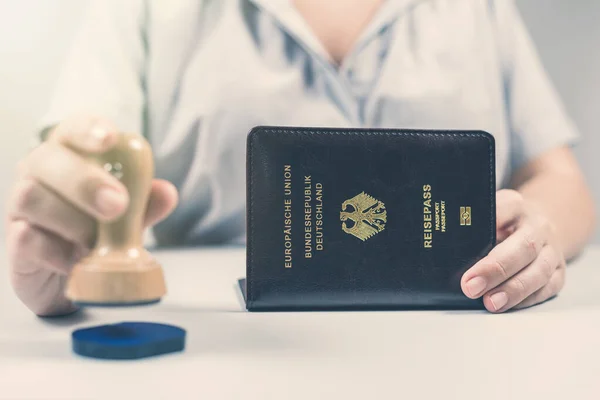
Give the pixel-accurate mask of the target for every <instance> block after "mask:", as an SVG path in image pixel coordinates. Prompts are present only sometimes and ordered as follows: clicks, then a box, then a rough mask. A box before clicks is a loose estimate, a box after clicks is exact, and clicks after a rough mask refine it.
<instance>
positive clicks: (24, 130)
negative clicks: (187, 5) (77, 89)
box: [0, 0, 600, 244]
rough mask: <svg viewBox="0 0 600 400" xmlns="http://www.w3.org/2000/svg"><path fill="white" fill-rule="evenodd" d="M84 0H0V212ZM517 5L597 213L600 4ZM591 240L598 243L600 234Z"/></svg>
mask: <svg viewBox="0 0 600 400" xmlns="http://www.w3.org/2000/svg"><path fill="white" fill-rule="evenodd" d="M123 1H128V0H123ZM175 1H176V0H175ZM86 3H87V0H19V1H17V0H0V129H1V133H0V193H2V196H0V206H2V210H4V209H5V202H6V193H7V191H8V190H9V188H10V185H11V183H12V181H13V179H14V174H15V170H16V164H17V162H18V160H19V159H20V158H21V157H22V156H23V155H25V154H26V152H27V151H28V148H29V146H30V144H31V139H32V137H33V134H34V127H35V126H36V123H37V121H38V120H39V118H40V117H41V116H42V114H43V112H44V108H45V106H46V105H47V103H48V101H49V98H50V95H51V93H52V89H53V84H54V79H55V78H56V76H57V74H58V72H59V70H60V67H61V63H62V61H63V59H64V57H65V55H66V52H67V49H68V47H69V44H70V43H71V40H72V39H73V34H74V33H75V31H76V30H77V26H78V19H79V16H80V15H81V13H82V12H83V10H84V8H85V6H86ZM517 3H518V5H519V8H520V10H521V12H522V14H523V17H524V19H525V21H526V22H527V24H528V26H529V30H530V32H531V34H532V36H533V38H534V40H535V42H536V44H537V46H538V50H539V53H540V55H541V57H542V60H543V61H544V63H545V65H546V68H547V69H548V72H549V73H550V75H551V77H552V78H553V80H554V83H555V85H556V86H557V88H558V91H559V92H560V93H561V95H562V98H563V100H564V102H565V103H566V105H567V109H568V110H569V112H570V114H571V116H572V117H573V119H574V120H575V122H576V124H577V126H578V128H579V130H580V131H581V133H582V134H583V136H584V142H583V144H582V145H581V146H579V147H578V148H577V150H576V151H577V156H578V157H579V159H580V161H581V163H582V165H583V167H584V169H585V172H586V173H587V176H588V180H589V181H590V183H591V184H592V186H593V190H594V195H595V197H596V200H597V204H598V207H599V209H600V154H598V153H599V151H600V73H599V71H600V24H598V21H599V20H600V1H598V0H571V1H565V0H517ZM4 229H5V228H4V224H3V223H2V224H0V235H4ZM595 242H596V243H599V244H600V230H599V231H598V232H597V233H596V236H595Z"/></svg>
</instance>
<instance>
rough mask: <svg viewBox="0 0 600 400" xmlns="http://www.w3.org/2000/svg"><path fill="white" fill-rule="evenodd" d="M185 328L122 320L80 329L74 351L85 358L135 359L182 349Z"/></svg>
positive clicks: (76, 334) (73, 340)
mask: <svg viewBox="0 0 600 400" xmlns="http://www.w3.org/2000/svg"><path fill="white" fill-rule="evenodd" d="M185 333H186V332H185V330H183V329H181V328H178V327H176V326H173V325H165V324H155V323H150V322H122V323H119V324H112V325H100V326H94V327H91V328H85V329H78V330H76V331H74V332H73V333H72V334H71V340H72V346H73V351H74V352H75V353H76V354H79V355H81V356H85V357H92V358H102V359H110V360H133V359H138V358H145V357H152V356H157V355H161V354H167V353H173V352H177V351H182V350H183V349H184V347H185Z"/></svg>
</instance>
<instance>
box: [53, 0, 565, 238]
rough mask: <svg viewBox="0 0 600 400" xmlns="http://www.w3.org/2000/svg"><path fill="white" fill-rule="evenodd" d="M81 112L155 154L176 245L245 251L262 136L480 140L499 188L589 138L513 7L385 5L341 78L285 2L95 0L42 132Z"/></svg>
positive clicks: (469, 1) (448, 2)
mask: <svg viewBox="0 0 600 400" xmlns="http://www.w3.org/2000/svg"><path fill="white" fill-rule="evenodd" d="M78 112H86V113H92V114H95V115H101V116H104V117H107V118H109V119H111V120H112V121H113V122H115V123H116V124H117V125H118V126H119V127H120V128H121V129H122V130H127V131H134V132H140V133H143V134H144V135H145V136H146V137H147V138H148V139H149V141H150V142H151V144H152V146H153V149H154V152H155V163H156V165H155V167H156V175H157V177H159V178H165V179H168V180H170V181H171V182H173V183H174V184H175V185H176V186H177V188H178V189H179V193H180V205H179V206H178V208H177V209H176V211H175V212H174V214H173V215H171V216H170V217H169V218H168V219H167V220H166V221H165V222H163V223H161V224H160V225H158V226H157V227H156V228H155V229H154V236H155V238H156V240H157V241H158V243H159V244H177V245H194V244H203V243H220V242H230V241H236V242H242V243H243V242H244V239H245V144H246V140H245V139H246V135H247V133H248V132H249V131H250V129H251V128H252V127H253V126H256V125H266V124H268V125H299V126H336V127H393V128H441V129H483V130H486V131H488V132H490V133H491V134H493V135H494V136H495V139H496V147H497V155H496V160H497V165H496V168H497V182H498V186H499V187H502V186H505V185H506V184H507V180H508V179H509V178H510V176H511V174H512V172H513V171H514V170H515V169H517V168H519V167H521V166H523V165H524V164H525V163H527V162H529V161H531V160H532V159H534V158H535V157H537V156H539V155H540V154H542V153H543V152H544V151H547V150H549V149H551V148H553V147H556V146H560V145H565V144H570V143H571V142H572V141H573V139H575V138H576V136H577V133H576V130H575V128H574V126H573V124H572V122H571V121H570V119H569V118H568V116H567V115H566V113H565V110H564V109H563V106H562V104H561V102H560V100H559V98H558V96H557V94H556V92H555V90H554V88H553V86H552V85H551V82H550V81H549V79H548V77H547V75H546V73H545V71H544V69H543V67H542V66H541V64H540V61H539V59H538V57H537V55H536V52H535V49H534V48H533V45H532V42H531V39H530V37H529V36H528V34H527V32H526V30H525V28H524V25H523V22H522V21H521V19H520V16H519V15H518V13H517V10H516V8H515V6H514V4H513V1H509V0H497V1H493V0H490V1H484V0H461V1H457V0H396V1H391V0H388V1H387V2H385V3H384V5H383V6H382V7H381V9H380V10H379V11H378V13H377V15H376V16H375V18H374V19H373V20H372V21H371V23H370V24H369V26H368V27H367V28H366V30H365V31H364V32H363V34H362V35H361V36H360V38H359V39H358V42H357V43H356V45H355V46H354V48H353V50H352V51H351V52H350V54H348V56H347V57H346V58H345V61H344V62H343V63H342V65H340V66H337V65H334V64H333V63H332V62H331V60H330V57H329V56H328V54H327V52H326V51H325V50H324V48H323V46H322V45H321V43H320V42H319V40H318V39H317V38H316V36H315V35H314V33H313V32H312V31H311V30H310V28H309V27H308V25H307V24H306V22H305V21H304V20H303V18H302V17H301V15H300V14H299V13H298V12H297V11H296V10H295V8H294V7H293V6H292V4H291V2H290V1H288V0H212V1H210V0H206V1H200V0H177V1H165V0H145V1H144V0H127V1H120V0H98V1H95V2H93V3H92V5H91V7H90V10H89V12H88V14H87V16H86V17H85V18H84V19H83V21H82V26H81V31H80V34H79V36H78V37H77V39H76V41H75V43H74V46H73V50H72V53H71V55H70V56H69V58H68V60H67V62H66V65H65V69H64V73H63V74H62V75H61V77H60V80H59V81H58V82H57V91H56V96H55V98H54V100H53V101H52V104H51V105H50V108H49V111H48V113H47V115H46V116H45V117H44V119H43V121H42V125H43V126H44V127H45V126H49V125H51V124H55V123H57V122H59V121H61V120H62V119H64V118H66V117H67V116H69V115H71V114H73V113H78Z"/></svg>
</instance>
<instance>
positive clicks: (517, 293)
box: [461, 190, 566, 313]
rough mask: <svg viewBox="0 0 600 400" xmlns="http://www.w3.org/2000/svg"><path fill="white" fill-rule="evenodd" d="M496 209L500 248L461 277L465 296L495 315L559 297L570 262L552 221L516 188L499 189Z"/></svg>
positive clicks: (497, 247) (496, 248) (497, 246)
mask: <svg viewBox="0 0 600 400" xmlns="http://www.w3.org/2000/svg"><path fill="white" fill-rule="evenodd" d="M496 208H497V213H496V219H497V221H496V223H497V224H496V227H497V228H496V232H497V242H498V244H497V245H496V247H494V249H492V251H490V253H489V254H488V255H487V256H486V257H484V258H483V259H482V260H480V261H479V262H478V263H476V264H475V265H474V266H473V267H472V268H471V269H469V270H468V271H467V272H465V274H464V275H463V277H462V280H461V286H462V290H463V292H464V293H465V295H467V297H470V298H473V299H476V298H479V297H481V296H483V302H484V304H485V307H486V308H487V309H488V310H489V311H491V312H494V313H496V312H504V311H507V310H510V309H517V308H524V307H529V306H532V305H535V304H538V303H540V302H543V301H545V300H547V299H549V298H551V297H553V296H555V295H556V294H558V292H559V291H560V290H561V289H562V288H563V286H564V283H565V269H566V262H565V257H564V255H563V253H562V251H561V248H560V246H559V243H558V240H557V238H556V234H555V228H554V227H553V225H552V223H551V222H550V220H549V219H548V218H547V217H546V216H545V215H544V214H543V213H542V212H541V211H540V210H538V209H537V208H536V207H535V206H534V205H533V204H530V203H529V202H527V200H525V199H524V198H523V196H522V195H521V194H520V193H519V192H517V191H514V190H500V191H498V192H497V196H496Z"/></svg>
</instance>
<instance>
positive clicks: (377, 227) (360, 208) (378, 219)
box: [340, 192, 387, 242]
mask: <svg viewBox="0 0 600 400" xmlns="http://www.w3.org/2000/svg"><path fill="white" fill-rule="evenodd" d="M340 220H341V221H342V230H343V231H344V232H346V233H348V234H350V235H353V236H355V237H357V238H359V239H360V240H362V241H363V242H364V241H365V240H367V239H369V238H371V237H373V236H374V235H376V234H378V233H379V232H381V231H382V230H383V229H384V228H385V224H386V222H387V212H386V210H385V205H384V204H383V203H382V202H381V201H379V200H377V199H375V198H374V197H372V196H370V195H368V194H366V193H365V192H361V193H359V194H357V195H356V196H354V197H353V198H351V199H348V200H346V201H344V202H343V203H342V212H341V213H340ZM348 221H352V222H353V223H352V224H349V222H348ZM350 225H351V226H350Z"/></svg>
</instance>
